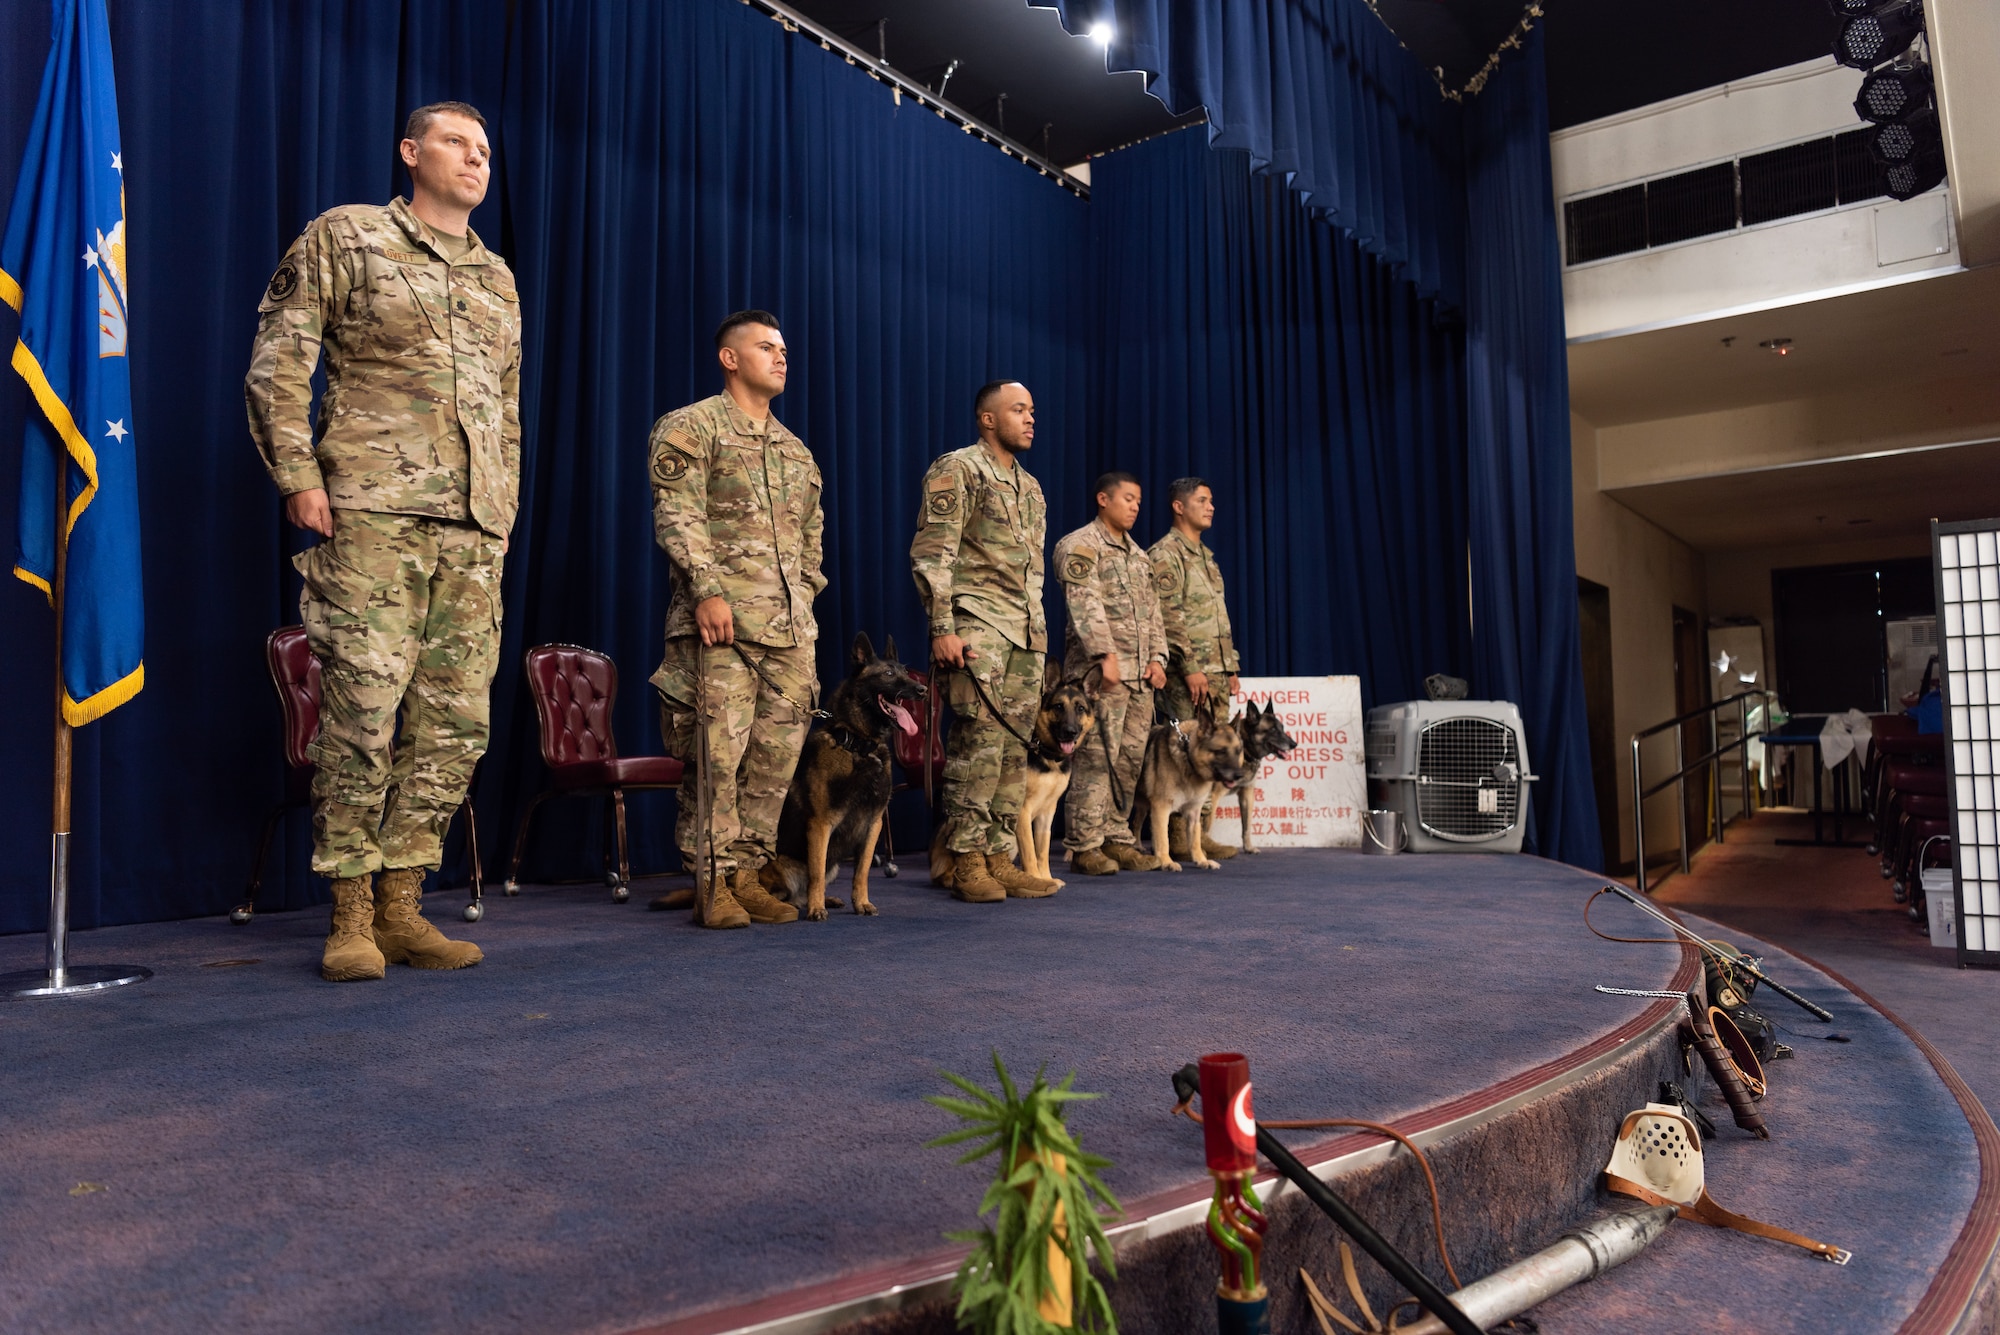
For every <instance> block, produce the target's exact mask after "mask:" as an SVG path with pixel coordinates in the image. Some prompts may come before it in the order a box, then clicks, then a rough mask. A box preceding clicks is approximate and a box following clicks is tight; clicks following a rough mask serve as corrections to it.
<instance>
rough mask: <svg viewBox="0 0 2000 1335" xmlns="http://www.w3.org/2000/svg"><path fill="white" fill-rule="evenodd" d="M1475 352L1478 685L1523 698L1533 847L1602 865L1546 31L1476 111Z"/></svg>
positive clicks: (1471, 332)
mask: <svg viewBox="0 0 2000 1335" xmlns="http://www.w3.org/2000/svg"><path fill="white" fill-rule="evenodd" d="M1466 211H1467V213H1468V215H1469V216H1470V218H1471V226H1470V227H1469V228H1468V236H1469V238H1470V244H1469V257H1468V263H1467V269H1468V271H1469V285H1470V290H1469V292H1468V296H1467V301H1466V362H1467V367H1468V370H1469V376H1468V391H1467V401H1468V406H1469V409H1470V413H1469V419H1468V428H1469V430H1468V434H1469V439H1470V481H1471V487H1470V492H1471V497H1472V582H1473V623H1474V631H1475V646H1474V648H1475V655H1474V661H1475V664H1476V666H1475V667H1474V669H1473V672H1472V680H1473V685H1474V689H1475V690H1476V692H1477V693H1478V694H1480V695H1483V696H1489V697H1491V698H1494V699H1502V700H1513V701H1516V702H1518V703H1519V704H1520V706H1521V717H1522V721H1523V723H1524V724H1525V726H1526V727H1527V730H1528V756H1529V760H1530V763H1532V764H1533V766H1534V767H1535V769H1536V770H1537V771H1538V772H1539V773H1540V775H1541V782H1540V783H1538V784H1537V785H1536V786H1535V793H1534V800H1533V802H1532V803H1531V804H1530V810H1531V812H1532V814H1533V817H1534V819H1533V824H1532V826H1531V828H1530V841H1531V842H1530V847H1531V849H1532V850H1533V851H1536V852H1539V853H1541V854H1542V855H1543V856H1545V857H1552V858H1556V859H1558V860H1560V861H1563V862H1569V863H1574V864H1575V865H1577V866H1579V867H1587V868H1590V869H1591V870H1602V862H1603V855H1602V851H1601V849H1600V846H1599V841H1598V829H1597V798H1596V791H1595V789H1594V788H1593V786H1592V784H1591V774H1590V737H1589V732H1588V726H1587V723H1586V721H1585V716H1584V697H1583V656H1582V649H1581V647H1580V642H1579V640H1578V634H1577V595H1576V540H1575V520H1574V516H1573V512H1572V510H1571V495H1570V491H1571V473H1570V468H1571V465H1570V444H1569V440H1570V437H1569V430H1570V428H1569V362H1568V358H1567V356H1566V353H1565V348H1564V342H1563V299H1562V267H1561V260H1560V258H1559V257H1558V255H1557V252H1556V219H1555V187H1554V184H1553V181H1552V179H1551V176H1550V168H1549V115H1548V93H1547V83H1546V80H1545V78H1544V73H1543V65H1542V34H1541V32H1540V30H1539V29H1537V30H1536V31H1535V32H1534V33H1532V34H1531V35H1530V36H1529V38H1528V41H1527V43H1526V44H1525V50H1524V51H1523V53H1522V54H1521V55H1519V56H1512V57H1509V58H1508V59H1507V60H1505V61H1503V62H1502V63H1501V65H1500V68H1499V70H1498V71H1497V72H1496V74H1495V75H1494V78H1493V79H1492V81H1491V82H1489V83H1488V84H1487V85H1486V89H1485V91H1484V92H1482V93H1481V94H1480V95H1479V97H1478V99H1477V100H1475V101H1474V102H1473V103H1471V105H1470V106H1469V108H1468V110H1467V114H1466Z"/></svg>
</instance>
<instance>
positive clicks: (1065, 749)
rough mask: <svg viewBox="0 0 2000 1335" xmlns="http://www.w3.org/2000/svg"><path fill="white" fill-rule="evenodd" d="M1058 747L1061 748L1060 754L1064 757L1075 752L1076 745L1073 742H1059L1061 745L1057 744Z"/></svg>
mask: <svg viewBox="0 0 2000 1335" xmlns="http://www.w3.org/2000/svg"><path fill="white" fill-rule="evenodd" d="M1058 745H1060V746H1061V747H1062V753H1063V754H1064V755H1069V754H1070V753H1071V752H1073V751H1075V750H1076V743H1075V742H1061V743H1058Z"/></svg>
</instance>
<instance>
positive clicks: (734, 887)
mask: <svg viewBox="0 0 2000 1335" xmlns="http://www.w3.org/2000/svg"><path fill="white" fill-rule="evenodd" d="M729 895H730V898H732V899H734V900H735V901H736V903H737V906H738V907H739V908H741V909H742V910H743V911H744V912H745V913H747V914H749V915H750V921H751V922H797V921H798V920H799V911H798V910H797V909H796V908H793V907H792V906H791V905H790V904H787V903H786V902H785V901H784V900H782V899H779V898H778V897H777V896H776V895H774V894H772V893H771V892H770V891H769V890H766V889H765V888H764V883H763V882H762V881H759V880H758V879H757V873H756V872H754V871H752V870H751V869H750V868H748V867H738V868H737V869H736V872H735V874H734V875H733V876H731V877H730V878H729Z"/></svg>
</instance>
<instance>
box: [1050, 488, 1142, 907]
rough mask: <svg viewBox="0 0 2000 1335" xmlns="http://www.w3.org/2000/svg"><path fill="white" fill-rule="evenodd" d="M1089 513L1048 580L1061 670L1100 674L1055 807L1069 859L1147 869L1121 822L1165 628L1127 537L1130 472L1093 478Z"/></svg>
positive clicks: (1060, 551)
mask: <svg viewBox="0 0 2000 1335" xmlns="http://www.w3.org/2000/svg"><path fill="white" fill-rule="evenodd" d="M1096 492H1097V518H1095V519H1093V520H1091V521H1090V522H1089V523H1088V524H1085V525H1084V526H1083V527H1082V528H1080V529H1078V530H1076V532H1074V533H1070V534H1067V535H1065V536H1064V538H1063V539H1062V541H1061V542H1058V543H1057V544H1056V551H1055V562H1056V578H1057V579H1059V580H1061V581H1062V586H1063V596H1064V597H1065V599H1067V601H1068V603H1069V628H1068V629H1067V630H1066V631H1065V632H1064V637H1063V638H1064V640H1065V642H1066V648H1065V653H1064V656H1063V673H1064V675H1065V676H1069V677H1082V676H1084V675H1085V674H1086V673H1088V672H1089V671H1090V670H1091V669H1092V668H1096V669H1098V671H1099V672H1100V674H1101V676H1102V682H1101V684H1100V686H1099V692H1100V693H1099V695H1098V698H1097V739H1096V741H1095V743H1093V742H1092V741H1091V739H1089V738H1085V739H1084V742H1083V745H1081V746H1079V747H1078V748H1077V751H1076V760H1075V762H1074V764H1075V772H1074V775H1073V777H1072V778H1071V779H1070V785H1069V795H1068V796H1067V797H1066V798H1065V799H1064V804H1063V813H1064V819H1065V820H1066V822H1067V824H1068V827H1069V829H1068V833H1067V834H1065V835H1064V836H1063V845H1064V847H1066V848H1068V849H1069V865H1070V866H1072V867H1074V868H1076V869H1077V870H1078V871H1080V872H1085V873H1087V874H1089V875H1092V876H1109V875H1111V874H1112V873H1113V872H1116V871H1118V870H1119V869H1120V868H1123V869H1125V870H1127V871H1151V870H1153V869H1154V868H1156V867H1158V866H1159V865H1160V857H1159V855H1158V854H1157V853H1154V854H1147V853H1142V852H1140V851H1139V846H1138V844H1136V843H1135V842H1133V835H1132V829H1131V826H1130V824H1129V823H1128V822H1129V821H1130V819H1131V815H1132V798H1133V795H1134V790H1135V789H1137V787H1138V785H1139V766H1140V763H1141V762H1142V761H1144V760H1145V758H1146V737H1147V735H1148V734H1149V733H1151V732H1152V730H1153V692H1154V691H1156V690H1158V689H1159V688H1160V687H1162V686H1164V685H1166V680H1167V678H1166V666H1165V664H1166V661H1167V632H1166V627H1165V626H1164V625H1163V624H1161V620H1160V601H1159V599H1158V598H1157V597H1155V596H1154V593H1153V564H1152V562H1151V561H1149V560H1148V559H1147V557H1146V549H1145V548H1143V547H1141V546H1140V545H1139V544H1138V543H1136V542H1134V541H1132V525H1134V524H1136V523H1138V522H1139V479H1138V478H1135V477H1133V476H1132V475H1131V474H1130V473H1120V472H1110V473H1106V474H1104V475H1103V476H1102V477H1100V478H1098V479H1097V487H1096Z"/></svg>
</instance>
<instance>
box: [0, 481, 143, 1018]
mask: <svg viewBox="0 0 2000 1335" xmlns="http://www.w3.org/2000/svg"><path fill="white" fill-rule="evenodd" d="M55 472H56V529H55V533H56V572H55V573H56V577H55V579H54V580H53V581H52V582H51V583H50V585H49V588H50V601H51V602H52V603H53V605H54V607H55V612H56V633H55V667H56V670H55V678H56V692H55V705H56V736H55V765H54V770H55V774H54V781H53V788H54V792H53V794H52V796H51V801H50V808H51V811H50V820H49V948H48V968H46V969H30V970H26V971H23V972H20V973H8V974H0V995H4V994H8V993H11V994H13V995H14V996H17V997H68V996H75V995H77V994H78V993H81V992H102V991H104V990H105V989H107V988H113V987H123V986H124V985H125V984H127V983H137V982H141V981H143V980H145V979H147V978H151V977H152V976H153V971H152V970H151V969H142V968H139V967H138V966H137V965H131V964H92V965H86V966H84V967H83V968H80V969H73V968H71V967H70V963H69V836H70V828H69V826H70V789H71V777H72V774H73V772H74V769H73V760H74V757H75V750H74V747H73V745H72V743H73V742H74V740H75V737H74V730H73V729H72V728H71V727H70V723H69V719H68V718H66V717H65V716H64V714H63V670H62V645H63V599H64V595H65V594H66V593H67V592H68V588H67V585H68V583H69V461H68V459H67V458H66V457H64V456H62V455H58V456H57V460H56V470H55Z"/></svg>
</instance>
